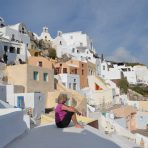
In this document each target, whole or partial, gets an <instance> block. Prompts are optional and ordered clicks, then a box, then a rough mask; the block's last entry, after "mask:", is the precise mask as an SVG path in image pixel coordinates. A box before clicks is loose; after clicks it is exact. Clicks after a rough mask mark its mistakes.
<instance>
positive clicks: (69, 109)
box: [62, 105, 81, 115]
mask: <svg viewBox="0 0 148 148" xmlns="http://www.w3.org/2000/svg"><path fill="white" fill-rule="evenodd" d="M62 110H67V111H70V112H75V113H77V114H78V115H81V113H80V112H79V111H78V110H77V109H76V108H74V107H72V106H66V105H62Z"/></svg>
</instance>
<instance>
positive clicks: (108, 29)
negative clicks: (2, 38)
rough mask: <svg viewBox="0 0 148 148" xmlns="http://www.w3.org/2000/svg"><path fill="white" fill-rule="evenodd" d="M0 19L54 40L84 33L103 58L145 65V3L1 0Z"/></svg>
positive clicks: (143, 0) (130, 0) (140, 0)
mask: <svg viewBox="0 0 148 148" xmlns="http://www.w3.org/2000/svg"><path fill="white" fill-rule="evenodd" d="M0 16H1V17H2V18H3V19H4V20H5V23H6V24H8V25H12V24H16V23H18V22H22V23H24V24H25V25H26V26H27V28H28V29H29V30H30V31H32V32H35V33H37V34H38V35H40V34H41V32H42V28H43V27H44V26H47V27H48V30H49V33H50V34H51V36H52V37H53V38H55V37H56V35H57V31H62V32H63V33H66V32H74V31H83V32H84V33H86V34H87V35H89V36H90V38H91V39H92V40H93V45H94V48H95V49H96V51H97V53H98V54H99V55H101V54H103V55H104V57H105V58H106V59H108V60H113V61H117V62H139V63H143V64H146V65H148V0H0Z"/></svg>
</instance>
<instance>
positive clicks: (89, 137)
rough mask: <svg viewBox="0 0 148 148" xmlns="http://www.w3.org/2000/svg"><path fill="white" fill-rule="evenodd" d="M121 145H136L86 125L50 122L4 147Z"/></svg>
mask: <svg viewBox="0 0 148 148" xmlns="http://www.w3.org/2000/svg"><path fill="white" fill-rule="evenodd" d="M113 141H114V142H113ZM123 145H124V147H126V148H132V147H134V146H136V145H134V144H133V143H130V142H129V141H128V140H126V139H124V138H122V137H120V138H117V137H115V136H113V137H112V136H106V135H105V134H103V133H100V132H99V131H98V130H97V129H94V128H92V127H90V126H88V125H86V126H85V128H84V129H78V128H74V127H68V128H64V129H59V128H56V126H55V124H52V125H44V126H39V127H36V128H33V129H32V130H31V131H29V133H26V134H24V135H23V136H21V137H19V138H17V139H16V140H15V141H13V142H11V143H10V144H8V145H7V146H6V148H49V147H50V148H98V147H100V148H119V147H121V146H123Z"/></svg>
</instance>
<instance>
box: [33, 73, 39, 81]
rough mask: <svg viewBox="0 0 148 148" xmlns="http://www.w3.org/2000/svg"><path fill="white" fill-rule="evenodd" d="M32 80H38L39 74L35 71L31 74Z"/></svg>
mask: <svg viewBox="0 0 148 148" xmlns="http://www.w3.org/2000/svg"><path fill="white" fill-rule="evenodd" d="M33 79H34V80H35V81H37V80H39V73H38V72H37V71H34V72H33Z"/></svg>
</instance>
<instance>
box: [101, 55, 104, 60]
mask: <svg viewBox="0 0 148 148" xmlns="http://www.w3.org/2000/svg"><path fill="white" fill-rule="evenodd" d="M103 60H104V58H103V54H101V62H103Z"/></svg>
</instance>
